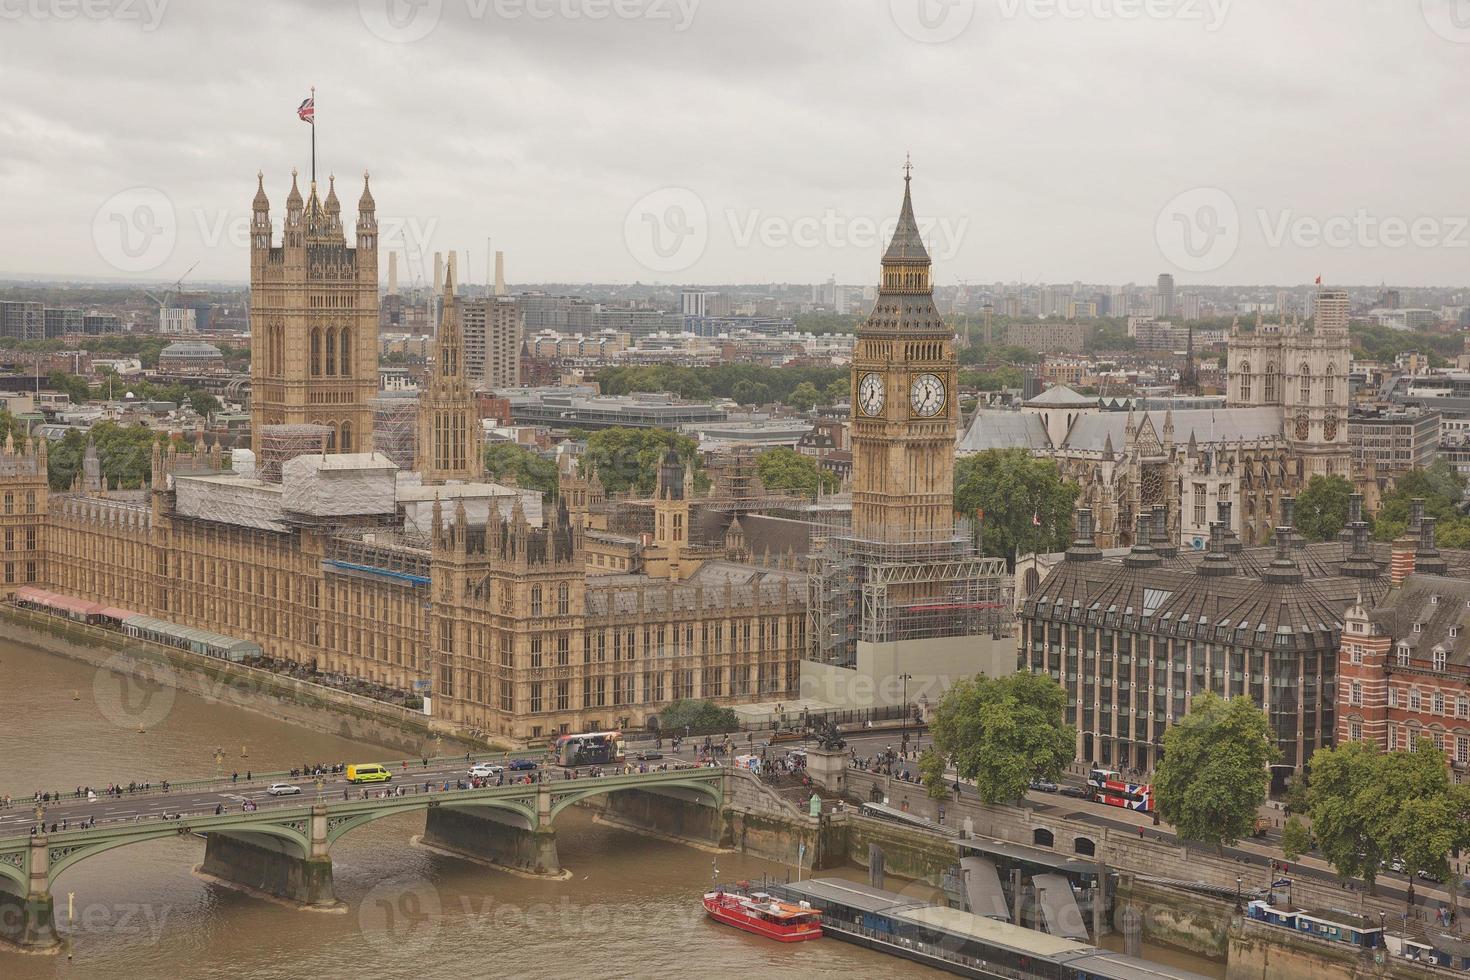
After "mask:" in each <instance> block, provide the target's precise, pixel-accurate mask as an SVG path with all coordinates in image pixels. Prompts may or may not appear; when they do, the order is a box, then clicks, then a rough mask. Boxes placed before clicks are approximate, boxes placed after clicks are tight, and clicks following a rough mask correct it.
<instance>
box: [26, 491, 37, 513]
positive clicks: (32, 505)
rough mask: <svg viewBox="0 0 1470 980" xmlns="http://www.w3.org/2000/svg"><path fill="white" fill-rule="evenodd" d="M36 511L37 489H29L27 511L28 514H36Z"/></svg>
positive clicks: (27, 492)
mask: <svg viewBox="0 0 1470 980" xmlns="http://www.w3.org/2000/svg"><path fill="white" fill-rule="evenodd" d="M35 512H36V491H34V490H27V491H26V513H27V514H34V513H35Z"/></svg>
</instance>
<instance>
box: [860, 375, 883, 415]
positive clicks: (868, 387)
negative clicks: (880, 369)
mask: <svg viewBox="0 0 1470 980" xmlns="http://www.w3.org/2000/svg"><path fill="white" fill-rule="evenodd" d="M883 396H884V391H883V376H882V375H881V374H865V375H863V379H862V380H861V381H859V382H858V407H859V408H861V409H862V410H863V414H864V415H881V414H882V412H883V400H884V397H883Z"/></svg>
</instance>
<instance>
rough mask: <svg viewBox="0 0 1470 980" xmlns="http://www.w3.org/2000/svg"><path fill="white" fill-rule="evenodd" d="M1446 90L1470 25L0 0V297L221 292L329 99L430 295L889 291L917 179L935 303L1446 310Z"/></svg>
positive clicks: (1232, 14) (1418, 17)
mask: <svg viewBox="0 0 1470 980" xmlns="http://www.w3.org/2000/svg"><path fill="white" fill-rule="evenodd" d="M79 3H85V4H87V5H89V9H90V10H91V11H92V12H93V15H92V16H89V15H88V14H87V13H86V12H83V11H81V10H79V7H78V4H79ZM1467 81H1470V0H1422V2H1421V0H417V2H416V3H412V2H406V0H362V2H361V3H358V2H355V0H311V2H305V0H302V2H282V0H258V2H218V0H209V2H204V0H0V83H3V85H0V91H3V92H4V93H5V94H4V98H3V99H0V216H3V228H4V232H5V234H3V235H0V273H4V274H9V275H15V274H42V275H60V276H69V277H93V276H95V277H104V276H130V277H137V278H140V279H148V280H154V281H157V280H163V279H171V278H173V277H176V276H178V275H180V274H182V273H183V272H184V271H185V270H186V269H187V268H189V266H190V265H192V264H193V263H195V262H198V268H197V269H196V270H195V271H194V273H193V275H192V277H191V278H193V279H196V280H199V279H222V280H244V279H245V278H246V277H247V276H248V254H247V251H246V248H245V241H244V227H245V222H246V221H247V220H248V216H249V207H250V201H251V197H252V196H253V194H254V191H255V173H256V171H257V169H259V170H263V171H264V172H265V175H266V190H267V192H268V194H269V195H270V198H271V202H272V217H273V218H274V219H275V222H276V231H277V235H279V231H280V222H281V218H282V215H283V212H284V200H285V196H286V192H287V190H288V189H289V187H290V179H291V178H290V171H291V168H292V167H298V168H300V169H301V170H302V172H303V177H302V180H303V192H304V191H305V180H306V172H307V171H308V170H309V167H310V154H309V147H310V142H309V137H310V129H309V128H308V127H307V126H306V125H305V124H303V123H302V122H300V121H298V119H297V117H296V108H297V105H298V103H299V102H300V101H301V100H302V99H303V98H305V97H306V95H307V94H308V90H309V87H310V86H312V85H316V86H317V139H318V173H319V176H320V178H321V182H322V183H323V185H325V182H326V175H327V174H328V173H330V172H335V173H336V174H337V175H338V184H339V193H340V194H341V196H342V198H343V202H344V210H345V211H346V212H347V213H348V215H349V217H351V216H353V215H355V212H356V201H357V197H358V194H359V193H360V190H361V184H362V173H363V171H364V170H370V171H371V172H372V187H373V193H374V196H375V197H376V199H377V204H378V209H379V216H380V221H382V222H383V223H384V225H385V228H386V231H385V235H384V238H385V243H384V244H385V247H386V246H388V245H389V244H390V242H389V241H388V239H389V238H390V237H396V238H398V239H399V241H400V248H401V249H402V250H405V251H406V252H408V253H412V254H410V255H408V258H407V261H408V265H409V267H410V268H411V269H412V271H413V273H414V274H419V275H421V274H422V273H421V264H422V263H421V261H420V259H419V254H420V252H421V251H422V252H427V253H432V252H433V251H434V250H449V249H458V250H461V251H468V253H469V265H470V268H469V269H468V270H462V276H461V277H462V278H469V279H471V280H472V281H483V278H484V276H485V256H486V239H487V238H489V239H492V240H493V242H494V247H495V248H501V249H504V250H505V252H506V256H507V274H508V278H509V279H510V280H511V281H512V282H513V283H515V282H537V281H633V280H641V281H644V282H649V281H660V282H715V283H718V282H762V281H781V282H809V281H814V280H819V279H820V280H825V279H826V278H827V277H828V276H829V275H836V277H837V278H838V280H839V281H842V282H851V283H870V282H875V281H876V278H877V262H878V257H879V255H880V254H881V251H882V244H883V243H882V238H883V236H884V233H885V232H886V231H887V226H885V224H884V223H887V225H889V226H891V222H892V220H893V218H894V216H895V214H896V212H897V209H898V206H899V202H900V198H901V195H902V188H903V184H902V165H903V162H904V157H905V154H906V153H911V154H912V156H913V163H914V170H913V181H914V183H913V188H914V202H915V209H916V211H917V213H918V215H919V217H920V220H921V223H923V224H924V225H925V228H926V233H927V234H928V235H929V237H930V243H931V251H932V252H933V253H934V256H935V260H936V262H935V276H936V279H937V281H939V282H941V283H952V282H955V281H957V280H966V281H969V282H971V283H980V282H991V281H994V280H1025V281H1027V282H1036V281H1042V282H1069V281H1072V280H1083V281H1088V282H1112V283H1121V282H1127V281H1136V282H1140V283H1142V282H1152V280H1153V278H1154V277H1155V276H1156V275H1157V274H1158V273H1159V272H1162V271H1172V272H1174V273H1175V275H1176V277H1177V279H1178V280H1179V282H1180V284H1181V286H1183V285H1186V284H1188V283H1190V282H1199V283H1254V282H1261V283H1283V284H1290V283H1302V282H1310V281H1311V279H1312V278H1313V277H1314V276H1316V275H1318V274H1320V275H1322V276H1324V278H1325V279H1326V280H1327V281H1328V282H1338V283H1376V282H1378V281H1380V280H1383V281H1387V282H1389V283H1392V284H1403V285H1434V284H1444V285H1455V284H1461V283H1465V282H1466V281H1467V279H1470V275H1467V274H1466V273H1467V268H1470V229H1467V228H1466V226H1465V224H1466V216H1467V215H1470V180H1467V179H1466V174H1467V172H1470V152H1467V149H1470V118H1467V117H1470V98H1466V90H1467V87H1466V83H1467ZM384 266H385V268H386V259H384ZM466 272H467V273H468V275H465V273H466ZM404 278H405V279H411V278H412V276H411V275H409V274H408V273H405V274H404Z"/></svg>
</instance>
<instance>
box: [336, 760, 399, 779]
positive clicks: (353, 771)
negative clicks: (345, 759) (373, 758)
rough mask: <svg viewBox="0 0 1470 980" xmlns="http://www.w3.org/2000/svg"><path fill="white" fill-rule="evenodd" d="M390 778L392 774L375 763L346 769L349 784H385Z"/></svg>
mask: <svg viewBox="0 0 1470 980" xmlns="http://www.w3.org/2000/svg"><path fill="white" fill-rule="evenodd" d="M392 778H393V774H392V773H391V772H389V771H388V770H387V769H384V768H383V767H382V766H380V765H378V764H377V763H369V764H367V765H363V766H348V767H347V781H348V782H349V783H385V782H387V781H388V780H390V779H392Z"/></svg>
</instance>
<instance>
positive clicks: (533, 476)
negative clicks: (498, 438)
mask: <svg viewBox="0 0 1470 980" xmlns="http://www.w3.org/2000/svg"><path fill="white" fill-rule="evenodd" d="M485 473H486V474H487V475H488V476H489V477H490V478H491V479H493V480H505V479H506V478H507V477H510V478H512V479H514V480H515V484H516V486H518V487H525V488H526V489H528V490H533V489H534V490H540V491H541V494H542V496H550V497H555V496H556V478H557V472H556V464H555V463H553V462H552V461H551V460H549V459H546V458H544V457H542V456H539V455H537V454H536V453H533V452H531V451H530V450H529V449H526V448H525V447H524V446H518V445H516V444H515V443H513V442H497V443H492V444H490V445H488V446H486V447H485Z"/></svg>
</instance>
